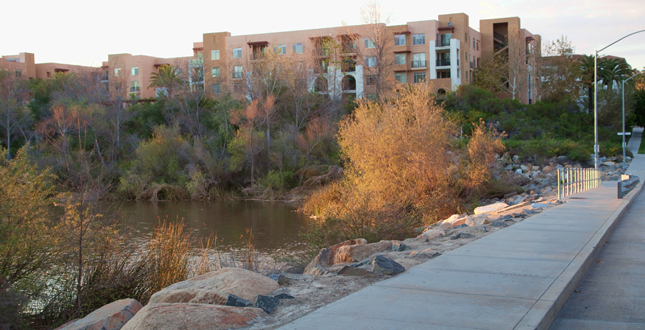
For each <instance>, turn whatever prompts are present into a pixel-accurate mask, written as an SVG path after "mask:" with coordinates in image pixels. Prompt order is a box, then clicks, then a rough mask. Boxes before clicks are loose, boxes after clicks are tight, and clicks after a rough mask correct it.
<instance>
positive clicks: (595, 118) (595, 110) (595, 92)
mask: <svg viewBox="0 0 645 330" xmlns="http://www.w3.org/2000/svg"><path fill="white" fill-rule="evenodd" d="M641 32H645V30H640V31H636V32H633V33H630V34H628V35H626V36H624V37H622V38H620V39H618V40H616V41H614V42H612V43H611V44H609V45H608V46H606V47H605V48H602V49H600V50H596V53H595V54H594V57H593V64H594V68H593V71H594V80H595V81H594V84H593V85H594V90H593V134H594V146H593V147H594V164H595V165H594V166H595V168H596V169H598V151H599V149H600V148H598V52H602V51H603V50H605V49H607V48H609V47H611V46H613V45H614V44H615V43H617V42H619V41H621V40H623V39H625V38H627V37H629V36H632V35H634V34H637V33H641ZM623 126H624V125H623ZM624 130H625V129H624V128H623V131H624ZM624 138H625V136H624V135H623V139H624ZM623 159H625V158H623Z"/></svg>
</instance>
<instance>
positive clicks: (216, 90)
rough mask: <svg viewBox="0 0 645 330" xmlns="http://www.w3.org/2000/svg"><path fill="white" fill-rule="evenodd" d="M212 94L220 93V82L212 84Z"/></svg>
mask: <svg viewBox="0 0 645 330" xmlns="http://www.w3.org/2000/svg"><path fill="white" fill-rule="evenodd" d="M212 88H213V94H221V93H222V86H221V85H220V84H213V87H212Z"/></svg>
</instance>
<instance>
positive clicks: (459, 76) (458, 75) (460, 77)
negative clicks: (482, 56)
mask: <svg viewBox="0 0 645 330" xmlns="http://www.w3.org/2000/svg"><path fill="white" fill-rule="evenodd" d="M457 78H461V77H460V76H459V69H457Z"/></svg>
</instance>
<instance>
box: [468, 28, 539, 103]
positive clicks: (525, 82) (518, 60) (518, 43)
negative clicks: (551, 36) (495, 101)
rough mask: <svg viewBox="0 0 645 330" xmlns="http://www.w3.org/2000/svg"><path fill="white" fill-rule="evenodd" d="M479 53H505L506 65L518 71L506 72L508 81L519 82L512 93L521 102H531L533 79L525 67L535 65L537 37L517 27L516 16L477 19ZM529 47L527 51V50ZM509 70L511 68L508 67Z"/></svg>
mask: <svg viewBox="0 0 645 330" xmlns="http://www.w3.org/2000/svg"><path fill="white" fill-rule="evenodd" d="M479 24H480V33H481V38H482V56H493V55H495V54H500V53H501V52H504V51H506V52H508V63H509V66H513V67H519V71H518V72H520V74H518V75H516V76H514V75H513V74H512V73H511V72H509V77H510V80H513V78H515V79H516V80H517V81H520V82H521V84H519V85H520V86H519V88H518V93H517V95H516V96H515V98H516V99H519V100H520V101H521V102H522V103H532V102H534V101H535V100H534V97H533V95H535V92H536V88H535V78H536V77H533V76H532V75H531V74H530V71H529V70H532V68H534V67H535V61H536V57H539V56H540V49H541V45H542V44H541V37H540V36H539V35H534V34H532V33H531V32H529V31H527V30H526V29H522V28H521V23H520V18H519V17H506V18H496V19H486V20H481V21H480V23H479ZM529 50H530V52H529ZM509 71H511V69H509ZM498 96H500V97H502V98H512V97H513V95H512V93H509V92H501V93H498Z"/></svg>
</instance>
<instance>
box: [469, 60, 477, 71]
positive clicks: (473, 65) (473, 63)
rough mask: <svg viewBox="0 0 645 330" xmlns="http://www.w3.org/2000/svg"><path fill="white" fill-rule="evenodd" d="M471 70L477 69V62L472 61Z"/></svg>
mask: <svg viewBox="0 0 645 330" xmlns="http://www.w3.org/2000/svg"><path fill="white" fill-rule="evenodd" d="M470 68H471V69H474V68H476V66H475V61H470Z"/></svg>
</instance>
